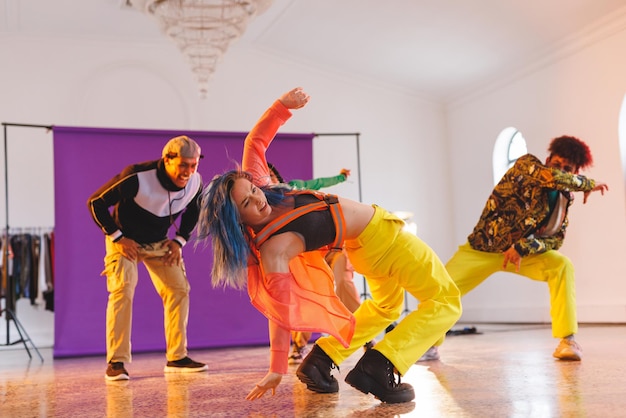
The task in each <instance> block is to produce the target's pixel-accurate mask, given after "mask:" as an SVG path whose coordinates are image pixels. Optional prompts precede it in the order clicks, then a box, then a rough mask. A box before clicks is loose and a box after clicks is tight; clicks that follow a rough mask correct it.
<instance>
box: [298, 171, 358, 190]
mask: <svg viewBox="0 0 626 418" xmlns="http://www.w3.org/2000/svg"><path fill="white" fill-rule="evenodd" d="M346 179H347V176H346V175H345V174H337V175H336V176H334V177H320V178H317V179H311V180H291V181H289V183H288V184H289V185H290V186H291V187H293V188H294V189H298V190H302V189H308V190H319V189H322V188H324V187H330V186H334V185H335V184H339V183H343V182H344V181H346Z"/></svg>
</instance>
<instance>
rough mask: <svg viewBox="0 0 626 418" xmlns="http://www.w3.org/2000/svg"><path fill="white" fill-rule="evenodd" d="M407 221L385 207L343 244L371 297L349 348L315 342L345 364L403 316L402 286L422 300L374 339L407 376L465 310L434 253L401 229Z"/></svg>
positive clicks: (361, 310)
mask: <svg viewBox="0 0 626 418" xmlns="http://www.w3.org/2000/svg"><path fill="white" fill-rule="evenodd" d="M403 226H404V222H403V221H402V220H400V219H399V218H397V217H395V216H393V215H391V214H390V213H388V212H387V211H385V210H384V209H381V208H378V207H377V208H376V212H375V214H374V217H373V218H372V220H371V221H370V223H369V224H368V226H367V227H366V228H365V230H364V231H363V232H362V233H361V235H360V236H359V237H358V238H357V239H355V240H349V241H346V244H345V248H346V250H347V252H348V258H349V260H350V262H351V263H352V265H353V266H354V269H355V270H356V271H357V272H359V273H361V274H362V275H363V276H365V278H366V280H367V284H368V285H369V287H370V293H371V295H372V299H367V300H365V301H364V302H363V303H362V304H361V306H360V307H359V308H358V309H357V310H356V311H355V312H354V317H355V319H356V329H355V331H354V336H353V337H352V341H351V343H350V347H348V348H343V346H342V345H341V344H340V343H339V341H337V340H336V339H335V338H333V337H322V338H320V339H318V340H317V344H318V345H319V346H320V348H321V349H322V350H324V352H325V353H326V354H328V356H329V357H330V358H331V359H332V360H333V362H335V364H338V365H339V364H341V362H343V360H345V359H346V358H347V357H348V356H350V355H351V354H352V353H353V352H354V351H356V350H357V349H360V348H361V347H362V346H363V344H365V343H366V342H368V341H371V340H373V339H374V337H376V336H378V334H380V333H381V332H382V331H383V330H384V329H385V328H387V326H389V325H390V324H391V323H393V322H394V321H396V320H397V319H398V318H400V315H401V313H402V309H403V308H404V291H405V290H406V291H407V292H408V293H410V294H411V295H413V296H414V297H415V298H416V299H417V300H418V301H419V304H418V306H417V309H416V310H415V311H413V312H411V313H409V314H408V315H407V316H406V317H405V318H404V319H402V321H400V322H399V323H398V325H397V326H396V327H395V328H394V329H393V330H392V331H391V332H389V333H387V334H386V335H385V337H384V338H383V340H382V341H380V342H377V343H376V347H375V348H374V349H375V350H378V351H380V352H381V353H382V354H383V355H384V356H385V357H387V358H388V359H389V360H390V361H391V362H392V363H393V365H394V366H395V367H396V369H397V370H398V372H400V374H402V375H404V374H405V373H406V372H407V371H408V370H409V368H410V367H411V366H412V365H413V364H414V363H415V362H416V361H417V360H418V359H419V358H420V356H421V355H422V354H424V353H425V352H426V350H428V349H429V348H430V347H431V346H432V345H433V344H434V343H435V342H436V341H437V340H439V339H440V338H441V337H442V336H443V335H445V333H446V332H447V331H448V330H449V329H450V328H451V327H452V326H453V325H454V324H455V322H456V321H457V320H458V318H459V317H460V315H461V298H460V294H459V290H458V289H457V287H456V286H455V285H454V282H452V279H451V278H450V276H449V275H448V273H447V271H446V269H445V268H444V266H443V263H442V262H441V261H440V260H439V258H438V257H437V255H436V254H435V252H434V251H433V250H432V249H431V248H430V247H428V245H426V244H425V243H424V242H422V241H421V240H420V239H419V238H417V237H415V236H414V235H412V234H411V233H409V232H406V231H403V230H402V227H403Z"/></svg>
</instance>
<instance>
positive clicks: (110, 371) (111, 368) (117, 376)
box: [104, 361, 130, 380]
mask: <svg viewBox="0 0 626 418" xmlns="http://www.w3.org/2000/svg"><path fill="white" fill-rule="evenodd" d="M104 378H105V379H106V380H128V379H130V375H129V374H128V372H127V371H126V369H125V368H124V363H122V362H121V361H112V362H109V365H108V366H107V371H106V373H105V375H104Z"/></svg>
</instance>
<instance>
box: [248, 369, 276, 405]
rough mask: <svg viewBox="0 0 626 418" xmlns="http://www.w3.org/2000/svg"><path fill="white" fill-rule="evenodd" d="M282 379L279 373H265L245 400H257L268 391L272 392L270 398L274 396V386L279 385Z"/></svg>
mask: <svg viewBox="0 0 626 418" xmlns="http://www.w3.org/2000/svg"><path fill="white" fill-rule="evenodd" d="M282 378H283V375H282V374H280V373H272V372H267V374H266V375H265V377H264V378H263V379H262V380H261V381H260V382H259V383H257V384H256V385H254V389H252V390H251V391H250V393H248V396H246V399H247V400H249V401H254V400H255V399H259V398H260V397H262V396H263V395H264V394H265V392H267V391H268V390H270V389H271V390H272V396H274V395H275V394H276V386H278V385H279V384H280V381H281V380H282Z"/></svg>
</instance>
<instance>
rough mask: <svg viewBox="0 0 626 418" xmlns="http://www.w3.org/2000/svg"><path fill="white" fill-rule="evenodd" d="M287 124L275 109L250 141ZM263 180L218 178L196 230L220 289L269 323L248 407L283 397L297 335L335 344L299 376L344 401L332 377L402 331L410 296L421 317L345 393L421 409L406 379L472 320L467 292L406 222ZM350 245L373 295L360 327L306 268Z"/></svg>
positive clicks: (355, 373) (364, 361)
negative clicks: (235, 291) (463, 298)
mask: <svg viewBox="0 0 626 418" xmlns="http://www.w3.org/2000/svg"><path fill="white" fill-rule="evenodd" d="M288 95H290V96H291V97H292V98H293V99H294V101H295V102H297V103H301V106H303V105H304V104H306V102H307V101H308V95H306V93H304V92H303V91H302V90H301V89H294V90H292V91H291V92H289V93H288ZM283 97H285V96H283ZM277 102H280V100H278V101H277ZM276 105H277V104H276V103H274V105H273V107H276ZM301 106H300V107H301ZM289 108H291V109H295V108H297V106H284V105H283V109H280V110H281V111H286V113H288V114H289V115H290V112H289V110H288V109H289ZM277 118H279V115H277V112H275V111H272V108H270V109H268V111H267V112H265V114H264V115H263V116H262V118H261V119H260V120H259V122H258V123H257V125H256V126H255V129H253V131H251V134H253V132H259V129H258V128H259V126H265V127H266V129H265V131H266V132H269V131H271V129H267V127H269V126H275V127H276V129H275V130H277V129H278V127H279V126H280V125H282V123H284V121H285V120H286V118H284V117H283V118H280V120H277ZM257 166H258V167H263V165H262V164H257ZM264 167H265V168H264V170H267V165H265V166H264ZM259 174H260V173H256V175H255V174H252V173H248V172H244V171H241V170H233V171H229V172H227V173H225V174H223V175H218V176H215V177H214V178H213V180H212V181H211V183H210V184H209V186H208V187H207V188H206V189H205V191H204V193H203V197H202V201H201V213H200V220H199V222H198V226H197V232H198V237H199V238H200V239H205V238H207V237H208V236H211V241H212V246H213V270H212V282H213V285H214V286H232V287H235V288H242V287H243V286H244V285H246V283H247V286H248V293H249V295H250V298H251V302H252V304H253V305H254V306H255V307H256V308H257V309H259V310H260V311H261V312H262V313H263V314H264V315H265V316H266V317H267V318H268V319H269V326H270V353H271V355H270V369H269V371H268V373H267V374H266V375H265V377H264V378H263V379H262V380H261V381H260V382H259V383H258V384H257V385H255V387H254V388H253V389H252V390H251V391H250V393H249V394H248V396H247V397H246V398H247V399H250V400H254V399H257V398H260V397H261V396H263V394H264V393H265V392H266V391H267V390H270V389H271V390H272V393H275V388H276V387H277V386H278V384H279V383H280V381H281V379H282V375H283V374H285V373H286V371H287V357H288V351H289V340H290V330H292V329H293V330H304V331H307V330H311V331H321V332H325V333H328V334H330V335H329V336H327V337H322V338H320V339H318V341H317V342H316V344H315V346H314V347H313V350H311V352H310V353H309V355H308V356H307V357H306V358H305V359H304V361H303V363H302V364H301V365H300V367H299V368H298V371H297V375H298V378H299V379H300V380H301V381H303V382H304V383H306V385H307V387H308V388H309V389H310V390H313V391H316V392H323V393H331V392H337V391H338V383H337V381H336V379H335V378H334V377H333V376H331V369H332V368H333V366H334V365H339V364H341V362H343V360H345V359H346V358H347V357H348V356H350V354H352V353H353V352H354V351H356V350H357V349H359V348H360V347H362V346H363V345H364V344H365V343H366V342H368V341H371V340H372V339H374V337H376V336H377V335H378V334H380V333H381V332H382V331H383V330H384V329H385V328H387V326H388V325H389V324H391V323H393V322H394V321H397V320H398V318H399V317H400V314H401V312H402V309H403V302H404V291H405V290H406V291H407V292H409V293H410V294H411V295H413V296H414V297H415V298H416V299H417V300H419V301H420V302H419V305H418V308H417V309H416V310H415V311H413V312H411V313H410V314H408V315H407V316H406V317H405V318H404V319H403V320H402V321H400V322H399V323H398V325H397V326H396V327H395V328H394V329H393V331H391V332H389V333H387V334H386V335H385V337H384V338H383V339H382V340H381V341H380V342H378V343H377V344H376V346H375V348H373V349H370V350H367V351H366V352H365V354H364V355H363V356H362V357H361V359H360V360H359V362H358V363H357V365H356V366H355V367H354V369H353V370H352V371H350V373H348V375H347V377H346V382H348V383H349V384H350V385H352V386H353V387H355V388H356V389H358V390H360V391H362V392H364V393H372V394H373V395H374V396H375V397H377V398H378V399H380V400H381V401H383V402H389V403H397V402H408V401H411V400H412V399H414V397H415V395H414V391H413V388H412V387H411V385H409V384H407V383H402V382H401V381H400V379H398V381H396V379H395V376H394V375H395V374H396V373H397V374H398V375H399V376H401V375H404V374H405V373H406V372H407V371H408V369H409V368H410V367H411V365H413V364H414V363H415V361H416V360H417V359H419V357H420V356H421V355H422V354H423V353H424V352H425V351H426V350H427V349H428V348H429V347H430V346H431V345H432V344H433V343H434V342H435V341H437V340H438V339H439V338H440V337H441V336H443V335H444V334H445V332H446V331H448V330H449V329H450V328H451V327H452V325H454V323H455V322H456V321H457V319H458V318H459V316H460V314H461V304H460V298H459V291H458V289H457V287H456V286H455V285H454V283H453V282H452V280H451V279H450V276H449V275H448V273H447V272H446V270H445V268H444V266H443V264H442V263H441V261H440V260H439V258H438V257H437V255H436V254H435V253H434V252H433V251H432V249H430V247H428V246H427V245H426V244H425V243H424V242H422V241H421V240H420V239H419V238H417V237H416V236H414V235H412V234H410V233H409V232H406V231H404V230H403V226H404V222H403V221H402V220H401V219H399V218H397V217H395V216H393V215H392V214H390V213H389V212H387V211H386V210H384V209H382V208H380V207H378V206H376V205H367V204H363V203H359V202H356V201H353V200H349V199H344V198H341V197H336V196H332V195H328V194H323V193H320V192H311V191H294V190H290V189H287V188H285V187H284V185H268V186H263V187H258V186H256V185H255V184H254V181H253V179H254V178H255V177H256V178H257V179H258V178H259ZM260 177H261V178H262V177H263V176H260ZM344 241H345V242H344ZM342 243H344V244H345V249H346V251H347V253H348V257H349V259H350V261H351V262H352V264H353V266H354V268H355V270H356V271H357V272H359V273H361V274H363V275H364V276H365V277H366V279H367V282H368V285H369V287H370V291H371V295H372V299H368V300H366V301H365V302H364V303H363V304H361V306H360V307H359V308H358V309H357V310H356V312H355V313H354V318H353V317H352V315H351V314H350V312H349V311H348V310H347V309H346V308H345V306H343V305H342V304H341V302H340V301H339V299H338V298H337V297H336V296H335V295H334V294H333V289H332V276H331V273H330V271H329V270H328V268H327V270H328V271H327V272H325V274H326V277H327V278H328V280H324V278H323V276H324V275H320V274H319V272H318V271H317V270H320V269H322V268H321V267H320V266H319V265H313V266H311V265H309V264H307V261H308V260H309V259H308V258H307V256H308V255H310V254H318V256H319V252H318V251H313V250H316V249H319V248H322V247H324V246H331V247H332V248H336V249H341V248H342ZM312 264H315V263H314V262H313V263H312ZM354 319H356V327H355V326H354Z"/></svg>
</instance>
